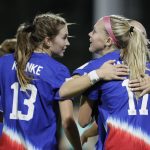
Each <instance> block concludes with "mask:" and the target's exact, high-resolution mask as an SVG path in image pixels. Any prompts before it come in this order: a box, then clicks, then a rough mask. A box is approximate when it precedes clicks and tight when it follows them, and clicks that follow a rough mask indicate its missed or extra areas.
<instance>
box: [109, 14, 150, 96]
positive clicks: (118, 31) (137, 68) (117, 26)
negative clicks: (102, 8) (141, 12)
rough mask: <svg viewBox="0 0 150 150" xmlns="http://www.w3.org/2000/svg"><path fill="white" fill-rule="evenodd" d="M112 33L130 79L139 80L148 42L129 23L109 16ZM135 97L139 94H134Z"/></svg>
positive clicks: (144, 62)
mask: <svg viewBox="0 0 150 150" xmlns="http://www.w3.org/2000/svg"><path fill="white" fill-rule="evenodd" d="M110 19H111V26H112V30H113V33H114V35H115V37H116V39H117V41H118V43H119V45H120V48H121V49H122V52H121V57H122V60H123V62H124V63H125V64H127V65H128V66H129V69H130V76H129V78H130V79H137V78H138V79H140V78H142V77H143V76H144V75H145V71H146V62H147V61H149V60H148V57H147V56H148V55H149V50H148V47H147V45H148V40H147V38H146V36H144V35H143V33H142V32H141V31H140V30H139V29H138V28H136V26H131V25H130V24H129V21H128V20H127V19H124V18H120V17H117V16H110ZM135 94H136V97H138V96H139V93H138V92H136V93H135Z"/></svg>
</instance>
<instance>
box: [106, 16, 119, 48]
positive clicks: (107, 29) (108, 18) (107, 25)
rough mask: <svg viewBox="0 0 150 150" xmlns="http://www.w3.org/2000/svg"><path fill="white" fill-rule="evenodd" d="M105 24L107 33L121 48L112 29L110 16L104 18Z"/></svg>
mask: <svg viewBox="0 0 150 150" xmlns="http://www.w3.org/2000/svg"><path fill="white" fill-rule="evenodd" d="M103 22H104V26H105V29H106V31H107V33H108V34H109V36H110V37H111V38H112V40H113V42H114V44H115V45H116V46H117V47H118V48H119V47H120V46H119V44H118V41H117V39H116V37H115V35H114V33H113V31H112V28H111V22H110V16H104V17H103Z"/></svg>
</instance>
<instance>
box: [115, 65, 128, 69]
mask: <svg viewBox="0 0 150 150" xmlns="http://www.w3.org/2000/svg"><path fill="white" fill-rule="evenodd" d="M115 67H116V68H126V69H129V67H128V66H126V65H123V64H117V65H115Z"/></svg>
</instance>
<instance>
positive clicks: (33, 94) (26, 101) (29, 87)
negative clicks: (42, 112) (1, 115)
mask: <svg viewBox="0 0 150 150" xmlns="http://www.w3.org/2000/svg"><path fill="white" fill-rule="evenodd" d="M11 89H13V91H14V94H13V106H12V112H11V113H10V119H19V120H26V121H29V120H30V119H32V118H33V113H34V103H35V101H36V95H37V88H36V87H35V86H34V85H32V84H28V85H27V87H26V88H25V89H22V88H20V91H22V92H26V91H25V90H29V91H30V92H31V95H30V98H29V99H24V105H26V106H27V107H28V111H27V114H23V113H22V112H21V111H19V110H18V92H19V83H18V82H15V83H13V84H12V85H11Z"/></svg>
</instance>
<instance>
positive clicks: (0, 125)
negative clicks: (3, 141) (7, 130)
mask: <svg viewBox="0 0 150 150" xmlns="http://www.w3.org/2000/svg"><path fill="white" fill-rule="evenodd" d="M2 112H3V110H2V103H1V97H0V114H2ZM2 128H3V123H2V122H0V136H1V134H2Z"/></svg>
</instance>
